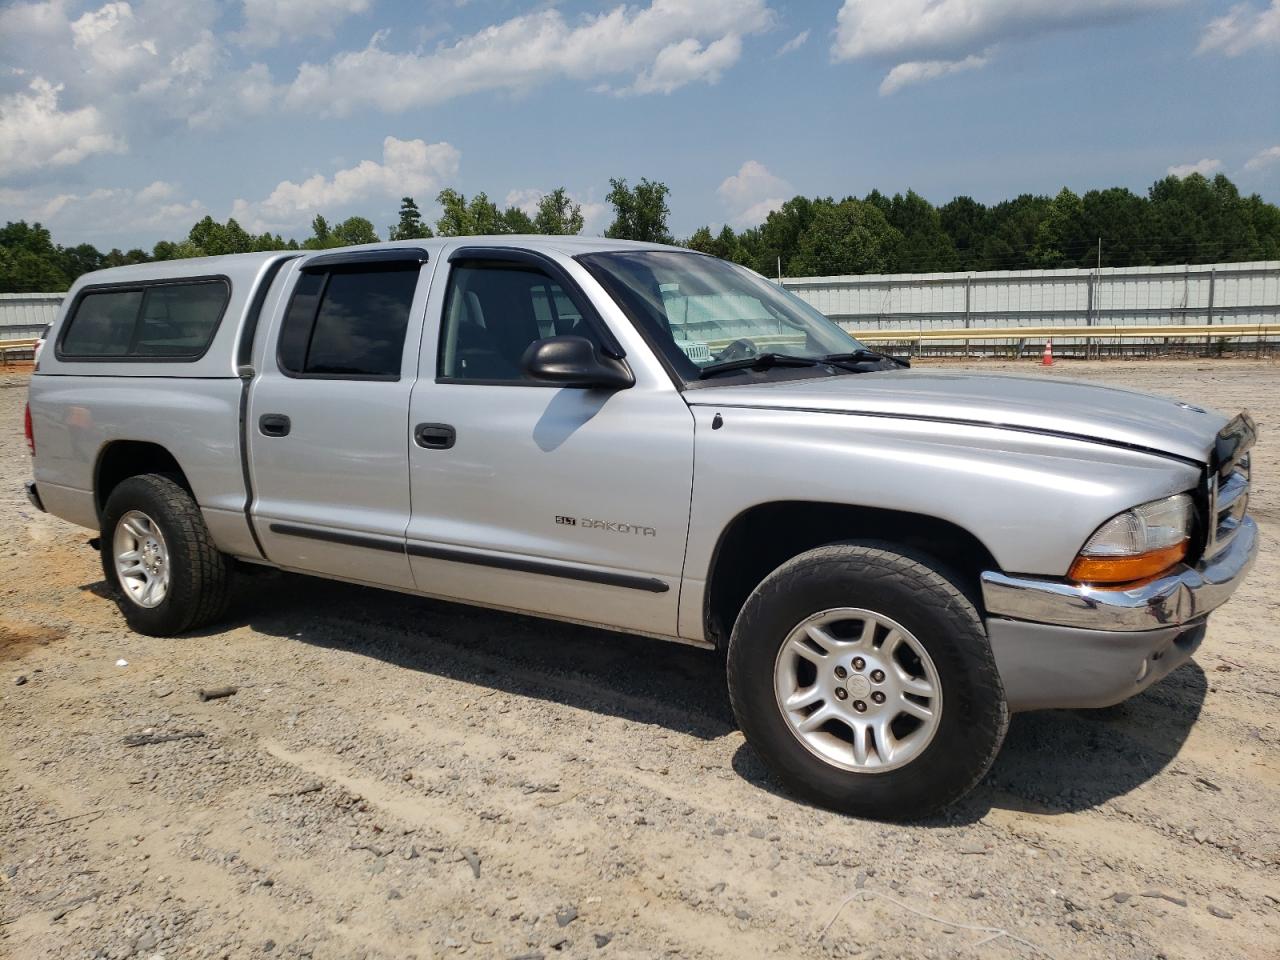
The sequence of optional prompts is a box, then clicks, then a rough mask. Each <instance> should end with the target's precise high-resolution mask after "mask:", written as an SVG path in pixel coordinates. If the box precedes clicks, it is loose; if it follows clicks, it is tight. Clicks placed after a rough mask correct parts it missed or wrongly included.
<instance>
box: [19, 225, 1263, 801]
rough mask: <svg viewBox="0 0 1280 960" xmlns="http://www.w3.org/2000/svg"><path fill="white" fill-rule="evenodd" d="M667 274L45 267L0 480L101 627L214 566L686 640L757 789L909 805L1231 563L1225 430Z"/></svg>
mask: <svg viewBox="0 0 1280 960" xmlns="http://www.w3.org/2000/svg"><path fill="white" fill-rule="evenodd" d="M905 366H906V364H905V363H903V362H901V361H897V360H894V359H891V358H889V357H887V356H884V355H883V354H880V353H876V352H875V351H872V350H869V349H867V348H866V347H864V346H863V345H862V344H860V343H859V342H857V341H856V340H854V339H853V338H851V337H850V336H849V335H848V334H847V333H845V332H844V331H843V330H841V329H840V328H839V327H837V326H836V325H835V324H833V323H831V322H829V321H828V320H826V319H825V318H824V317H823V316H821V315H820V314H818V313H817V312H815V311H814V310H813V309H811V308H810V307H808V306H807V305H806V304H804V303H803V302H801V301H800V300H798V299H796V298H795V297H793V296H792V295H790V294H789V293H787V292H786V291H785V290H783V289H780V288H779V287H778V286H777V285H775V284H773V283H770V282H769V281H767V280H765V279H763V278H762V277H760V276H758V275H756V274H754V273H752V272H751V271H749V270H745V269H742V268H740V267H737V266H734V265H732V264H729V263H725V262H723V261H721V260H717V259H714V258H712V257H708V256H704V255H701V254H697V253H693V252H690V251H685V250H677V249H673V248H671V247H663V246H657V245H652V244H635V243H626V242H621V241H610V240H601V239H586V238H577V237H500V238H455V239H443V240H426V241H411V242H402V243H390V244H377V245H372V246H365V247H358V248H351V249H342V250H334V251H324V252H315V253H302V254H299V253H296V252H281V253H263V254H246V255H242V256H229V257H216V258H210V259H204V260H186V261H179V262H170V263H153V264H145V265H140V266H131V267H122V268H119V269H113V270H105V271H102V272H100V273H94V274H89V275H88V276H85V277H82V278H81V279H80V280H79V281H78V282H77V283H76V285H75V286H74V287H73V288H72V290H71V291H70V293H69V295H68V296H67V299H66V305H65V307H64V308H63V311H62V314H61V316H60V317H59V319H58V320H57V322H56V323H55V324H54V325H53V328H52V330H51V331H50V333H49V340H48V344H47V345H46V346H45V348H44V350H43V353H42V355H41V357H40V361H39V366H38V369H37V370H36V373H35V375H34V377H33V378H32V381H31V392H30V405H29V410H28V438H29V440H30V441H31V446H32V452H33V454H34V456H35V471H34V472H35V481H34V483H32V484H31V485H30V487H29V495H30V497H31V500H32V502H33V503H34V504H35V505H36V506H37V507H39V508H41V509H44V510H47V511H49V512H51V513H54V514H56V515H58V516H59V517H63V518H65V519H67V520H69V521H71V522H73V523H77V524H80V525H81V526H84V527H88V528H90V529H92V530H95V531H100V540H96V541H91V542H92V543H95V544H96V545H98V546H99V548H100V550H101V554H102V566H103V571H104V574H105V576H106V580H107V582H108V584H109V585H110V587H111V588H113V590H114V591H115V592H116V594H117V596H118V598H119V603H120V606H121V609H122V610H123V612H124V616H125V618H126V619H127V621H128V622H129V624H130V625H131V626H132V627H133V628H134V629H136V630H139V631H142V632H144V633H148V634H155V635H162V636H165V635H172V634H178V633H182V632H183V631H188V630H191V629H193V628H195V627H198V626H202V625H204V624H206V623H209V622H210V621H213V620H215V619H216V618H218V617H219V615H220V614H221V613H222V611H223V609H224V606H225V604H226V601H227V597H228V589H229V584H230V582H231V580H232V577H233V574H234V573H235V572H236V571H237V570H242V569H244V568H245V565H246V564H260V565H268V566H271V567H277V568H281V569H284V570H292V571H298V572H301V573H307V574H314V575H318V576H322V577H333V578H336V579H340V580H346V581H352V582H356V583H364V584H370V585H375V586H379V587H386V588H390V589H394V590H401V591H409V592H412V593H417V594H423V595H428V596H433V597H440V598H445V599H450V600H457V601H462V602H465V603H474V604H480V605H484V606H488V607H496V608H501V609H505V610H513V611H519V612H521V613H527V614H534V615H537V616H546V617H553V618H557V619H561V620H567V621H572V622H577V623H587V624H594V625H597V626H601V627H606V628H609V629H613V630H620V631H627V632H631V633H639V634H646V635H650V636H654V637H661V638H663V639H666V640H674V641H678V642H682V643H689V644H694V645H697V646H702V647H706V648H708V649H717V650H720V651H723V652H724V654H725V656H726V659H727V670H728V689H729V694H730V697H731V700H732V703H733V708H734V711H735V713H736V716H737V719H738V722H739V723H740V725H741V728H742V730H743V732H744V734H745V735H746V738H747V740H748V742H749V743H750V744H751V745H752V747H753V748H754V749H755V750H756V751H757V752H758V753H759V754H760V756H761V757H762V758H763V759H764V760H765V761H766V763H767V764H768V765H769V767H770V768H771V769H772V770H773V771H774V773H775V774H776V775H777V777H778V778H779V779H780V780H782V781H783V782H784V783H785V784H786V785H787V786H788V787H789V788H790V789H791V790H793V791H794V792H795V793H797V794H799V795H801V796H803V797H806V798H808V799H810V800H813V801H816V802H818V803H822V804H826V805H829V806H832V807H835V808H838V809H842V810H847V811H850V812H853V813H857V814H860V815H867V816H876V817H885V818H910V817H918V816H921V815H924V814H926V813H928V812H930V811H932V810H935V809H937V808H939V807H941V806H942V805H944V804H947V803H949V802H951V801H953V800H955V799H956V798H958V797H960V796H961V795H962V794H964V793H965V792H966V791H967V790H969V789H970V788H971V787H972V786H973V785H974V784H975V783H976V782H977V781H978V780H979V779H980V778H981V777H982V775H983V774H984V773H985V771H986V770H987V769H988V767H989V766H990V764H991V762H992V760H993V758H994V757H995V755H996V752H997V751H998V749H999V747H1000V744H1001V741H1002V738H1003V737H1004V734H1005V729H1006V726H1007V724H1008V717H1009V714H1010V712H1011V711H1018V710H1030V709H1039V708H1046V707H1098V706H1103V705H1107V704H1112V703H1116V702H1118V701H1120V700H1123V699H1124V698H1126V697H1130V696H1132V695H1134V694H1136V693H1138V692H1139V691H1141V690H1143V689H1145V688H1146V687H1148V686H1150V685H1151V684H1152V683H1155V682H1156V681H1157V680H1159V679H1160V678H1161V677H1163V676H1165V675H1166V674H1167V673H1169V671H1170V670H1173V669H1174V668H1175V667H1177V666H1179V665H1180V664H1182V663H1184V662H1186V661H1187V660H1188V658H1190V657H1191V655H1192V653H1193V652H1194V651H1195V650H1196V648H1197V646H1198V645H1199V644H1200V642H1201V639H1202V638H1203V637H1204V634H1205V628H1206V618H1207V614H1208V613H1209V612H1210V611H1211V610H1213V609H1214V608H1215V607H1217V606H1218V605H1219V604H1221V603H1223V602H1224V601H1225V600H1226V599H1227V598H1228V597H1229V596H1230V595H1231V593H1232V592H1233V591H1234V590H1235V589H1236V587H1237V586H1238V585H1239V583H1240V581H1241V579H1242V578H1243V577H1244V575H1245V573H1246V571H1247V570H1248V568H1249V566H1250V564H1251V562H1252V560H1253V558H1254V554H1255V551H1256V549H1257V546H1256V545H1257V532H1256V528H1255V526H1254V523H1253V521H1252V519H1251V518H1250V517H1249V516H1248V515H1247V513H1246V507H1247V503H1248V491H1249V449H1250V446H1251V445H1252V444H1253V442H1254V437H1255V429H1254V425H1253V422H1252V421H1251V420H1250V419H1249V417H1248V416H1247V415H1246V414H1240V415H1238V416H1236V417H1234V418H1230V419H1229V418H1227V417H1224V416H1222V415H1220V414H1217V413H1214V412H1211V411H1208V410H1202V409H1200V408H1198V407H1194V406H1191V405H1189V404H1186V403H1177V402H1175V401H1172V400H1165V399H1158V398H1156V397H1152V396H1146V395H1143V394H1138V393H1131V392H1127V391H1121V390H1113V389H1108V388H1103V387H1098V386H1090V385H1085V384H1076V383H1067V382H1062V381H1061V380H1059V379H1057V378H1052V379H1049V378H1044V377H1029V378H1023V377H1007V376H973V375H963V374H956V373H949V372H945V371H937V372H925V371H919V370H916V371H911V370H907V369H903V368H904V367H905Z"/></svg>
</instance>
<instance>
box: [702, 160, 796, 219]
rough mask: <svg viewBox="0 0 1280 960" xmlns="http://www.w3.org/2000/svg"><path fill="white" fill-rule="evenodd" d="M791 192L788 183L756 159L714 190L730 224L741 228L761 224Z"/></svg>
mask: <svg viewBox="0 0 1280 960" xmlns="http://www.w3.org/2000/svg"><path fill="white" fill-rule="evenodd" d="M794 192H795V191H794V190H793V189H792V187H791V184H789V183H788V182H787V181H786V180H784V179H782V178H781V177H779V176H776V175H775V174H773V173H772V172H770V170H769V168H768V167H766V166H765V165H764V164H763V163H760V162H758V161H756V160H748V161H747V162H746V163H744V164H743V165H742V166H741V167H739V168H738V172H737V173H735V174H734V175H733V176H730V177H726V178H725V180H724V182H723V183H721V184H720V186H719V187H717V188H716V194H717V195H718V196H719V197H720V202H721V203H723V204H724V207H725V210H727V211H728V213H729V219H730V221H732V222H733V223H734V225H736V226H740V227H753V226H755V225H756V224H758V223H760V222H762V221H763V220H764V219H765V218H766V217H767V216H769V214H770V213H771V212H772V211H774V210H777V209H778V208H779V207H781V206H782V205H783V203H785V202H786V200H787V198H788V197H790V196H792V194H793V193H794Z"/></svg>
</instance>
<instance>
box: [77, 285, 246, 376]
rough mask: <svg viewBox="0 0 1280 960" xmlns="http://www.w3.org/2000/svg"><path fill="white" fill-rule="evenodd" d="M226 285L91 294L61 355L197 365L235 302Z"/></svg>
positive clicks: (154, 287) (80, 303) (82, 299)
mask: <svg viewBox="0 0 1280 960" xmlns="http://www.w3.org/2000/svg"><path fill="white" fill-rule="evenodd" d="M230 295H231V289H230V285H229V284H228V283H227V282H226V281H225V280H221V279H214V280H198V281H192V282H189V283H156V284H148V285H142V286H138V287H119V288H112V289H109V290H94V289H89V290H88V291H86V292H85V293H83V294H82V295H81V296H79V297H78V298H77V299H76V302H75V304H74V305H73V307H72V313H71V317H70V318H69V319H68V321H67V328H66V333H65V334H63V336H62V340H61V342H60V344H59V349H58V353H59V355H60V356H62V357H66V358H68V359H85V360H196V359H198V358H200V357H201V356H203V355H204V352H205V350H207V349H208V348H209V343H210V341H211V340H212V339H213V335H214V332H215V331H216V330H217V329H218V323H219V321H220V320H221V319H222V314H223V311H224V310H225V309H226V306H227V300H228V299H229V298H230Z"/></svg>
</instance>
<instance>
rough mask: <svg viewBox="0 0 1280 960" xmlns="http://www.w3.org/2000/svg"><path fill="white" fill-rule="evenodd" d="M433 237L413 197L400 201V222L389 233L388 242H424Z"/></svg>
mask: <svg viewBox="0 0 1280 960" xmlns="http://www.w3.org/2000/svg"><path fill="white" fill-rule="evenodd" d="M431 235H432V233H431V228H430V227H428V226H427V225H426V223H424V222H423V219H422V211H421V210H419V209H418V204H417V201H415V200H414V199H413V197H403V198H401V200H400V222H399V223H397V224H396V225H395V226H394V227H391V228H390V229H389V230H388V231H387V239H388V240H423V239H426V238H427V237H430V236H431Z"/></svg>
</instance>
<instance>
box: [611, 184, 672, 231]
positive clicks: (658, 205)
mask: <svg viewBox="0 0 1280 960" xmlns="http://www.w3.org/2000/svg"><path fill="white" fill-rule="evenodd" d="M609 187H610V189H609V195H608V197H606V198H605V199H607V200H608V201H609V202H610V203H611V204H613V214H614V216H613V223H612V224H610V225H609V229H608V230H606V231H605V232H604V235H605V236H606V237H610V238H611V239H614V240H645V241H648V242H649V243H671V234H670V232H669V231H668V230H667V217H669V216H670V215H671V210H670V208H669V207H668V206H667V197H668V196H670V195H671V190H670V189H668V187H667V185H666V184H665V183H658V182H656V181H653V180H649V179H648V178H646V177H641V178H640V182H639V183H637V184H636V185H635V187H634V188H632V187H628V186H627V181H626V180H610V181H609Z"/></svg>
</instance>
